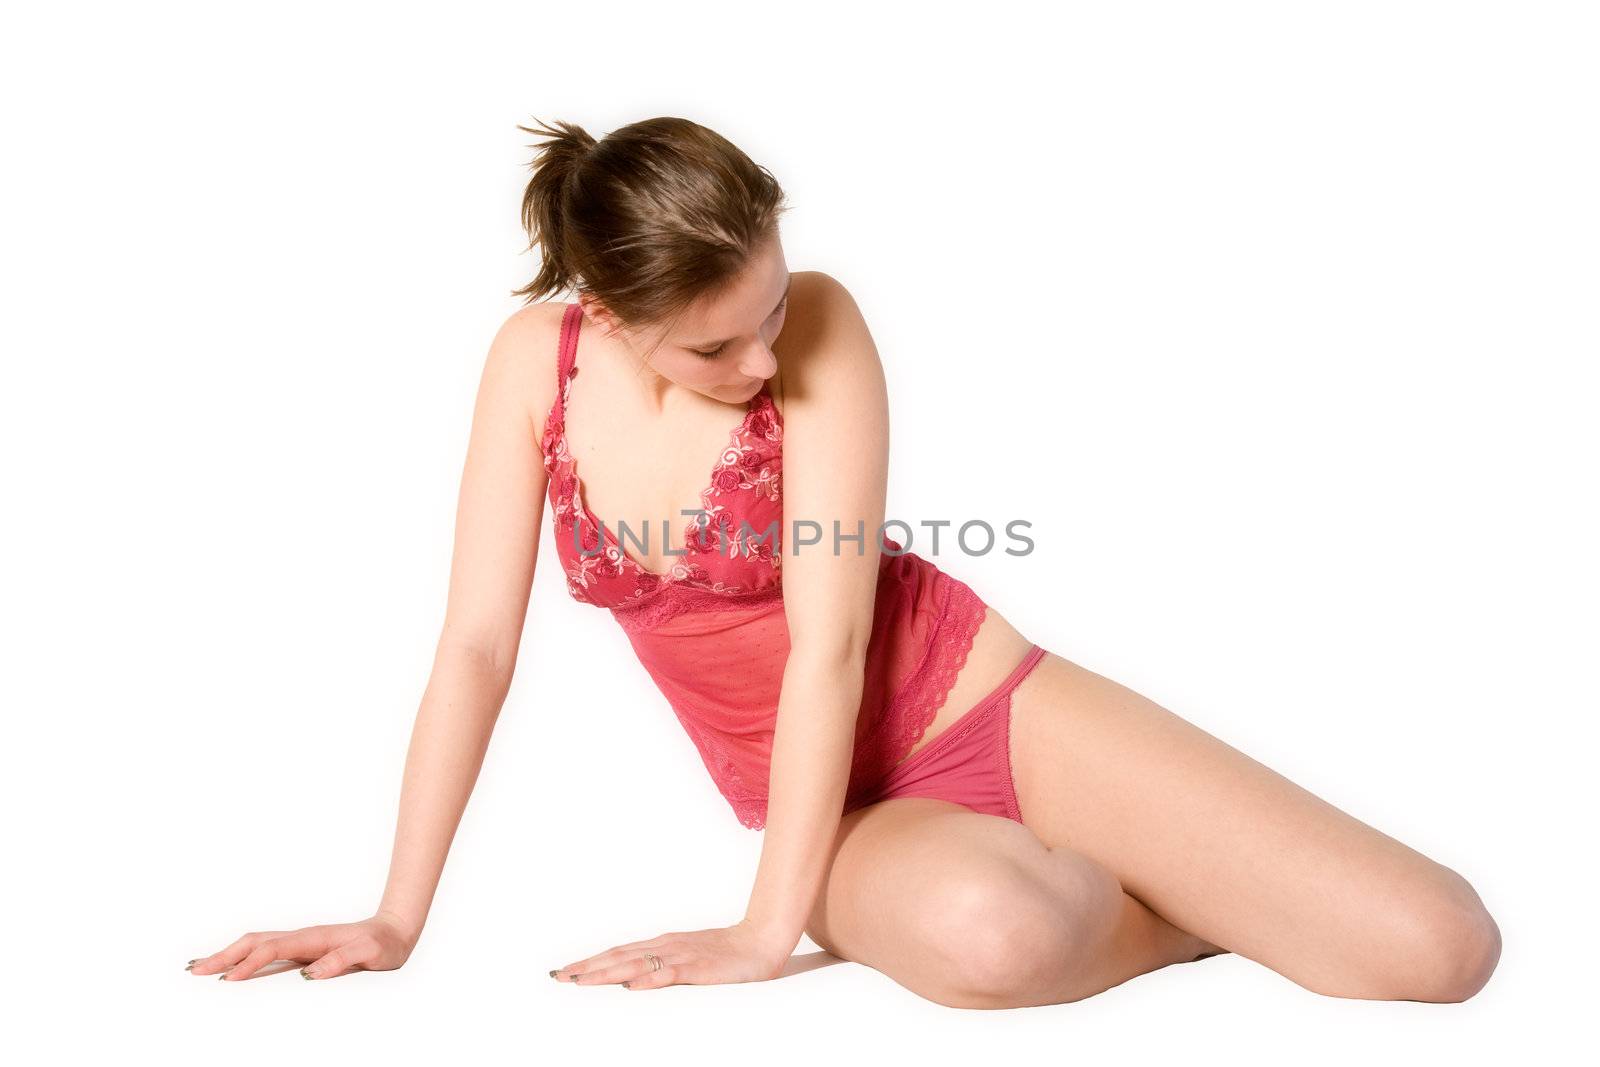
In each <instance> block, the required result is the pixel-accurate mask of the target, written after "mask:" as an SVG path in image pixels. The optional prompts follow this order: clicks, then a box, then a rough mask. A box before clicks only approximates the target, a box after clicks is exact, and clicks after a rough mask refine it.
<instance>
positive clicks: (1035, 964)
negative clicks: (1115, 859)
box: [933, 871, 1122, 1007]
mask: <svg viewBox="0 0 1600 1067" xmlns="http://www.w3.org/2000/svg"><path fill="white" fill-rule="evenodd" d="M1103 882H1109V885H1106V884H1102V883H1103ZM1113 892H1114V893H1115V897H1116V898H1120V897H1121V895H1122V887H1121V886H1120V885H1118V884H1117V883H1116V880H1115V879H1114V878H1111V877H1110V876H1109V875H1105V876H1104V878H1100V877H1096V876H1094V874H1093V873H1092V872H1085V877H1083V878H1082V879H1080V880H1078V881H1077V882H1076V883H1075V884H1073V885H1072V888H1071V892H1069V893H1068V894H1066V895H1065V896H1064V895H1063V892H1062V888H1061V886H1060V885H1057V884H1044V883H1042V882H1040V881H1039V880H1038V879H1037V877H1036V876H1034V875H1031V874H1028V873H1025V872H1021V871H1001V872H990V873H985V874H974V875H973V876H971V877H968V878H965V879H962V880H961V881H960V882H958V883H957V884H954V885H951V886H950V887H948V888H947V890H946V891H945V893H944V894H943V899H942V900H941V901H940V902H939V904H938V908H937V914H938V919H937V920H936V922H935V924H934V926H935V928H934V930H933V938H934V941H935V944H936V951H937V954H938V956H939V958H940V961H941V966H940V972H941V975H942V980H941V982H940V984H941V986H942V987H943V989H944V993H945V995H944V996H942V997H939V998H936V999H940V1000H943V1001H944V1002H945V1003H947V1004H951V1005H954V1006H959V1007H1017V1006H1022V1005H1025V1004H1034V1003H1041V1002H1044V1001H1043V1000H1041V997H1042V996H1043V995H1044V994H1046V993H1048V992H1050V991H1052V990H1057V989H1060V988H1061V987H1063V985H1064V984H1065V983H1066V976H1067V975H1068V974H1069V973H1070V970H1071V968H1072V967H1073V966H1074V965H1075V964H1076V963H1077V962H1078V961H1079V960H1081V959H1082V957H1083V954H1084V952H1085V950H1086V948H1087V947H1088V946H1089V944H1090V943H1091V942H1092V941H1094V940H1095V939H1096V938H1097V937H1099V936H1101V935H1102V934H1103V933H1104V930H1105V929H1108V928H1109V926H1110V925H1111V924H1114V923H1115V922H1116V917H1117V915H1118V914H1119V910H1118V909H1119V905H1120V900H1119V899H1114V898H1113V897H1112V893H1113Z"/></svg>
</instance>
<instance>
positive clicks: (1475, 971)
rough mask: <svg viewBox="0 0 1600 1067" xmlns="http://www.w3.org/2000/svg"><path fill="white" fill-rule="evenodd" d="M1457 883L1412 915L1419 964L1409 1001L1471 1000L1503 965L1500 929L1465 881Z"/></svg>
mask: <svg viewBox="0 0 1600 1067" xmlns="http://www.w3.org/2000/svg"><path fill="white" fill-rule="evenodd" d="M1452 873H1453V872H1452ZM1452 882H1453V883H1454V884H1452V885H1450V886H1449V888H1448V889H1447V890H1445V891H1442V892H1440V893H1438V894H1436V895H1433V896H1432V897H1430V898H1427V899H1426V902H1425V903H1424V904H1423V905H1421V906H1420V908H1419V910H1418V912H1417V914H1416V915H1415V916H1414V917H1413V923H1412V925H1413V929H1414V931H1415V944H1416V946H1417V948H1416V952H1417V964H1416V967H1415V984H1414V987H1413V988H1412V989H1411V990H1410V991H1409V995H1407V996H1406V997H1405V999H1407V1000H1421V1001H1428V1002H1432V1003H1439V1004H1454V1003H1459V1002H1461V1001H1464V1000H1467V999H1469V998H1470V997H1472V996H1474V995H1476V994H1477V992H1478V991H1479V990H1480V989H1482V988H1483V987H1484V986H1485V985H1486V984H1487V983H1488V981H1489V976H1490V975H1492V974H1493V973H1494V969H1495V966H1496V964H1498V963H1499V962H1500V927H1499V925H1498V924H1496V923H1495V921H1494V918H1493V916H1491V915H1490V914H1489V911H1488V909H1487V908H1485V907H1484V906H1483V901H1482V900H1480V899H1479V898H1478V894H1477V892H1476V891H1475V890H1474V889H1473V888H1472V886H1471V885H1470V884H1468V883H1467V881H1466V880H1465V879H1464V878H1461V877H1460V876H1455V878H1454V879H1452Z"/></svg>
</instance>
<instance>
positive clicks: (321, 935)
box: [187, 913, 418, 982]
mask: <svg viewBox="0 0 1600 1067" xmlns="http://www.w3.org/2000/svg"><path fill="white" fill-rule="evenodd" d="M417 936H418V935H417V934H416V933H413V932H412V931H411V929H410V928H409V927H407V926H405V925H404V924H402V923H401V922H400V921H399V920H398V919H397V918H395V917H393V916H390V915H387V914H384V913H379V914H377V915H374V916H373V917H372V918H370V919H363V920H362V921H360V922H354V923H339V924H337V925H332V926H307V927H303V928H302V929H299V930H273V931H269V932H266V933H254V934H245V935H244V936H243V937H241V938H239V940H237V941H235V942H234V943H233V944H231V945H229V946H228V947H227V948H225V949H223V950H222V951H221V952H218V953H215V954H214V955H210V956H205V957H203V958H201V959H198V960H190V961H189V966H188V968H187V969H188V971H189V972H190V973H191V974H216V973H217V972H219V971H220V972H222V975H221V977H222V978H224V979H226V980H228V981H232V982H238V981H243V980H244V979H246V978H251V977H254V976H255V973H256V972H257V971H259V970H260V969H261V968H262V967H265V966H266V965H267V964H269V963H271V962H273V961H274V960H294V961H295V962H296V963H307V964H309V966H307V967H302V968H300V973H301V974H303V975H305V977H307V978H337V977H339V976H340V975H342V974H349V973H350V972H351V971H392V970H394V969H395V968H397V967H399V966H400V965H401V964H403V963H405V961H406V960H407V959H408V958H409V957H410V955H411V950H412V949H413V948H415V947H416V944H417Z"/></svg>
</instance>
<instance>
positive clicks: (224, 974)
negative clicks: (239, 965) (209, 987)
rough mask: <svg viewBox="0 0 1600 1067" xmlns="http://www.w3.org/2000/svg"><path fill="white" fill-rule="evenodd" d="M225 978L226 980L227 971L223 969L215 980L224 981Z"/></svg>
mask: <svg viewBox="0 0 1600 1067" xmlns="http://www.w3.org/2000/svg"><path fill="white" fill-rule="evenodd" d="M227 980H228V972H227V971H223V972H222V973H221V974H219V975H217V981H219V982H226V981H227Z"/></svg>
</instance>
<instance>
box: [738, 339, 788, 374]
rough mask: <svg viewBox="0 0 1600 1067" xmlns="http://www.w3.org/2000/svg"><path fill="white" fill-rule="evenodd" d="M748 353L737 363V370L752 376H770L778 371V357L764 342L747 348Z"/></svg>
mask: <svg viewBox="0 0 1600 1067" xmlns="http://www.w3.org/2000/svg"><path fill="white" fill-rule="evenodd" d="M747 352H748V353H749V354H748V355H746V356H745V358H744V359H743V360H742V361H741V362H740V363H739V370H740V371H741V372H742V373H744V374H748V375H749V376H750V377H752V378H762V379H766V378H770V377H772V376H773V375H774V374H776V373H778V357H777V356H774V355H773V354H772V349H770V348H768V347H767V346H766V345H765V344H757V345H752V346H750V348H749V349H747Z"/></svg>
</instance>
